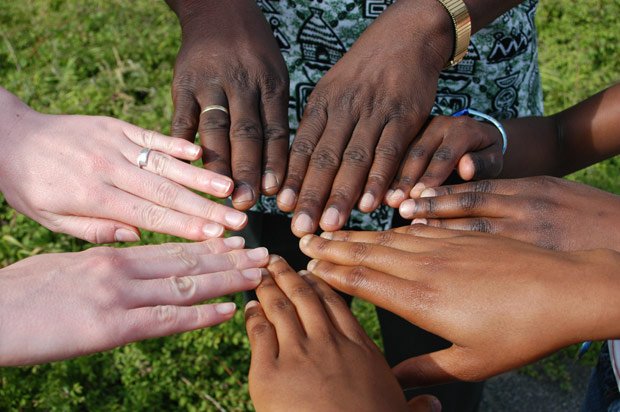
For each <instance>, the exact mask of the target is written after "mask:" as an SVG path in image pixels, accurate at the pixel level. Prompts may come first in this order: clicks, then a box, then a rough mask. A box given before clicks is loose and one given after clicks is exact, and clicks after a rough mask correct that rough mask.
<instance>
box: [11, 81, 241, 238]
mask: <svg viewBox="0 0 620 412" xmlns="http://www.w3.org/2000/svg"><path fill="white" fill-rule="evenodd" d="M0 104H1V105H2V107H3V111H2V113H0V140H1V142H2V147H3V149H2V151H0V175H1V176H2V179H1V180H0V191H1V192H2V193H3V194H4V196H5V198H6V200H7V202H8V203H9V204H10V205H11V206H12V207H13V208H15V209H16V210H18V211H19V212H21V213H23V214H25V215H27V216H29V217H30V218H32V219H34V220H36V221H37V222H39V223H41V224H42V225H44V226H45V227H47V228H48V229H50V230H53V231H55V232H62V233H67V234H70V235H72V236H75V237H78V238H80V239H84V240H87V241H89V242H93V243H109V242H114V241H121V242H133V241H137V240H139V239H140V232H139V230H138V228H143V229H147V230H152V231H156V232H161V233H167V234H171V235H175V236H179V237H183V238H186V239H191V240H205V239H208V238H212V237H218V236H221V235H222V234H223V232H224V229H225V228H228V229H233V230H238V229H241V228H242V227H243V226H245V224H246V223H247V217H246V215H245V214H244V213H242V212H239V211H237V210H235V209H233V208H228V207H226V206H224V205H221V204H219V203H217V202H214V201H212V200H209V199H206V198H204V197H202V196H200V195H198V194H195V193H193V192H192V191H191V190H189V189H195V190H197V191H200V192H203V193H207V194H210V195H213V196H215V197H226V196H228V195H229V194H230V193H231V192H232V190H233V182H232V180H231V179H230V178H228V177H225V176H220V175H218V174H216V173H214V172H211V171H208V170H204V169H202V168H199V167H195V166H192V165H189V164H187V163H186V162H184V161H183V160H196V159H198V158H199V157H200V155H201V148H200V147H199V146H197V145H194V144H192V143H189V142H187V141H185V140H183V139H171V138H170V137H168V136H164V135H162V134H159V133H157V132H153V131H149V130H145V129H142V128H140V127H137V126H134V125H131V124H128V123H125V122H123V121H120V120H117V119H113V118H109V117H99V116H97V117H95V116H66V115H46V114H42V113H38V112H36V111H34V110H32V109H30V108H29V107H28V106H26V105H25V104H24V103H22V102H21V101H20V100H19V99H18V98H17V97H15V96H14V95H12V94H11V93H9V92H7V91H6V90H4V89H2V88H0ZM143 147H146V148H150V149H152V151H151V153H150V155H149V158H148V162H147V165H146V166H145V167H144V168H142V169H141V168H140V167H138V165H137V157H138V154H139V153H140V150H141V149H142V148H143ZM188 188H189V189H188Z"/></svg>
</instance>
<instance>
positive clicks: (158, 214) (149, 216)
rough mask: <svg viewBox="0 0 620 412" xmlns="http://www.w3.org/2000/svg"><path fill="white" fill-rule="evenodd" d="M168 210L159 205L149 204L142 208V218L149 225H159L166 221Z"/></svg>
mask: <svg viewBox="0 0 620 412" xmlns="http://www.w3.org/2000/svg"><path fill="white" fill-rule="evenodd" d="M166 212H167V210H166V209H165V208H163V207H161V206H159V205H148V206H146V207H145V208H144V209H142V219H143V220H144V222H146V224H147V225H148V226H149V227H158V226H161V224H162V223H163V222H164V220H165V218H166Z"/></svg>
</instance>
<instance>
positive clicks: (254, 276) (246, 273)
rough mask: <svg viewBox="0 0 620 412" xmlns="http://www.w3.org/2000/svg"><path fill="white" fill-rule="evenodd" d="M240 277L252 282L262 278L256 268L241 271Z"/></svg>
mask: <svg viewBox="0 0 620 412" xmlns="http://www.w3.org/2000/svg"><path fill="white" fill-rule="evenodd" d="M241 275H242V276H243V277H244V278H246V279H247V280H251V281H253V282H255V281H257V280H259V279H260V278H261V277H262V276H263V275H262V273H261V270H260V269H258V268H253V269H244V270H242V271H241Z"/></svg>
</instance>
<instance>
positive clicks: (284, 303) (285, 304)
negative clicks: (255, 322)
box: [269, 298, 291, 312]
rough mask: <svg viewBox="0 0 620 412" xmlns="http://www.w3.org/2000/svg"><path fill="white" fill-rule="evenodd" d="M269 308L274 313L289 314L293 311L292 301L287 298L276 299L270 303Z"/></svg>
mask: <svg viewBox="0 0 620 412" xmlns="http://www.w3.org/2000/svg"><path fill="white" fill-rule="evenodd" d="M269 307H270V309H271V310H273V311H274V312H289V311H290V310H291V301H290V300H288V299H286V298H276V299H274V300H272V301H271V302H269Z"/></svg>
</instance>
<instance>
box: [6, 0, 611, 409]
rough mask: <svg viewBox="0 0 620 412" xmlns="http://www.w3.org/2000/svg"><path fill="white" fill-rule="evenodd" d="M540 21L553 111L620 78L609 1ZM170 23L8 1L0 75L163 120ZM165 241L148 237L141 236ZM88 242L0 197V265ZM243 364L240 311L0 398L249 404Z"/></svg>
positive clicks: (55, 369)
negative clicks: (22, 212)
mask: <svg viewBox="0 0 620 412" xmlns="http://www.w3.org/2000/svg"><path fill="white" fill-rule="evenodd" d="M9 3H10V4H9ZM538 25H539V31H540V42H541V49H540V61H541V67H542V70H541V73H542V76H543V85H544V91H545V105H546V109H547V112H548V113H553V112H556V111H558V110H561V109H562V108H565V107H567V106H569V105H571V104H573V103H576V102H577V101H579V100H581V99H583V98H585V97H587V96H589V95H591V94H593V93H595V92H597V91H598V90H600V89H602V88H604V87H606V86H608V85H610V84H611V83H613V82H614V81H616V80H617V71H616V67H617V62H618V61H620V51H619V50H618V44H619V43H620V2H619V1H618V0H614V1H592V0H588V1H583V2H574V1H570V0H545V1H543V4H542V9H541V11H540V13H539V17H538ZM179 35H180V32H179V28H178V25H177V22H176V18H175V16H174V15H173V14H172V13H171V12H170V11H169V10H168V9H167V7H166V6H165V5H164V2H163V1H147V0H134V1H131V2H126V1H121V0H105V1H104V0H88V1H81V2H68V1H60V0H30V1H28V0H22V1H19V2H17V1H13V2H8V1H7V2H3V4H2V6H0V85H2V86H4V87H5V88H7V89H8V90H10V91H12V92H13V93H15V94H17V95H18V96H20V97H21V98H22V99H23V100H24V101H25V102H26V103H28V104H29V105H31V106H32V107H34V108H35V109H37V110H40V111H43V112H47V113H81V114H93V115H94V114H100V115H109V116H114V117H118V118H121V119H123V120H126V121H128V122H131V123H135V124H137V125H140V126H143V127H147V128H151V129H157V130H161V131H163V132H167V131H168V130H169V119H170V118H171V115H172V104H171V101H170V89H169V87H170V82H171V79H172V67H173V64H174V58H175V55H176V50H177V48H178V41H179V40H178V39H179ZM619 171H620V161H619V160H618V158H616V159H612V160H610V161H607V162H604V163H602V164H600V165H596V166H594V167H592V168H589V169H587V170H585V171H581V172H579V173H576V174H575V175H573V176H572V178H574V179H577V180H580V181H583V182H586V183H589V184H592V185H595V186H597V187H600V188H602V189H605V190H610V191H613V192H615V193H620V181H619V179H618V172H619ZM172 239H173V238H171V237H169V236H162V235H155V234H150V233H146V234H145V236H144V242H145V243H160V242H164V241H169V240H172ZM85 247H88V245H85V244H84V243H83V242H81V241H78V240H75V239H72V238H70V237H68V236H64V235H58V234H53V233H50V232H48V231H47V230H45V229H43V228H41V227H40V226H39V225H37V224H36V223H34V222H32V221H30V220H29V219H27V218H24V217H23V216H20V215H18V214H16V213H15V212H14V211H12V210H11V209H10V208H9V207H8V206H7V205H6V203H4V202H3V201H2V199H1V198H0V265H2V266H5V265H8V264H10V263H12V262H15V261H16V260H19V259H22V258H25V257H28V256H31V255H34V254H39V253H48V252H61V251H77V250H82V249H84V248H85ZM354 309H355V311H356V312H357V313H358V315H359V317H360V319H361V320H362V323H363V324H364V326H365V327H366V328H367V330H368V331H369V333H370V334H371V336H373V337H374V338H375V339H376V340H378V339H379V338H378V337H379V333H378V324H377V320H376V316H375V315H374V311H373V309H372V308H371V306H370V305H368V304H365V303H363V302H357V303H356V304H355V305H354ZM570 351H574V348H572V349H569V350H568V351H565V352H563V353H562V354H560V355H556V356H554V357H551V358H549V359H548V360H546V361H545V362H544V363H542V364H541V365H542V366H541V368H542V371H543V373H544V374H546V375H547V376H550V377H557V378H558V379H560V380H562V379H565V378H564V375H563V374H564V372H565V369H564V367H563V365H564V364H565V362H566V359H567V358H569V357H570V354H571V352H570ZM592 359H593V355H590V358H589V361H590V362H591V361H592ZM248 362H249V348H248V343H247V340H246V338H245V333H244V331H243V322H242V319H241V317H240V316H236V317H235V318H234V320H233V321H231V322H229V323H227V324H225V325H222V326H219V327H216V328H211V329H207V330H203V331H197V332H192V333H187V334H183V335H179V336H175V337H169V338H164V339H157V340H152V341H148V342H142V343H138V344H133V345H129V346H127V347H124V348H121V349H118V350H114V351H110V352H107V353H104V354H98V355H93V356H90V357H85V358H82V359H76V360H72V361H67V362H58V363H54V364H50V365H42V366H37V367H34V368H4V369H0V410H32V409H53V410H86V409H87V410H112V411H115V410H119V411H120V410H123V411H124V410H131V411H134V410H166V409H179V410H187V411H194V410H197V411H198V410H200V411H202V410H217V408H218V405H219V406H221V407H223V408H225V409H226V410H231V411H234V410H247V409H250V408H251V406H250V400H249V397H248V394H247V378H246V375H247V371H248ZM539 369H540V368H539ZM539 369H536V371H538V370H539ZM533 370H534V369H530V371H533Z"/></svg>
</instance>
